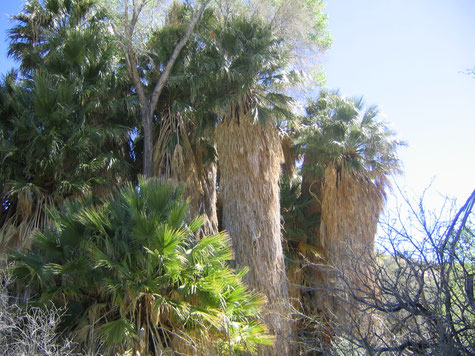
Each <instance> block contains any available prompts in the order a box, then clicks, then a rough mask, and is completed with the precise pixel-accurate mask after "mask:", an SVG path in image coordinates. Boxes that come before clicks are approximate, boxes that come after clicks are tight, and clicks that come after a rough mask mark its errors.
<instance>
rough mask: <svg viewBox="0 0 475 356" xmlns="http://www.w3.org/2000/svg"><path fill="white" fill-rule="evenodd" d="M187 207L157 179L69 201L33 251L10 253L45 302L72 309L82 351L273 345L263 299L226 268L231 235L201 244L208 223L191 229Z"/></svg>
mask: <svg viewBox="0 0 475 356" xmlns="http://www.w3.org/2000/svg"><path fill="white" fill-rule="evenodd" d="M187 208H188V203H186V202H183V201H182V200H181V190H180V189H178V188H176V187H173V186H172V185H171V184H164V183H162V182H160V181H159V180H148V181H146V180H141V179H140V180H139V186H138V187H136V186H133V185H131V184H129V185H126V186H124V187H123V188H121V189H120V190H119V191H118V192H117V193H116V194H114V195H113V196H112V198H111V199H108V200H101V201H99V202H97V203H94V202H93V200H92V199H91V197H90V196H89V197H86V198H84V199H82V200H79V201H78V200H76V201H68V202H67V203H66V204H65V206H64V208H62V209H61V210H59V211H58V210H56V211H53V212H52V219H53V221H54V225H53V228H52V229H51V230H49V231H47V232H46V233H44V234H41V233H38V234H36V235H35V247H36V248H37V249H38V251H37V253H30V254H21V253H16V254H14V257H15V259H16V260H17V262H18V264H17V267H16V269H15V271H16V276H17V277H18V278H21V279H22V280H28V281H29V283H30V286H31V285H33V284H36V285H37V286H38V287H39V288H38V289H39V291H40V293H41V300H43V301H48V300H53V301H54V302H55V303H58V304H60V305H63V304H65V303H67V307H68V314H69V320H67V325H68V326H69V328H70V329H74V330H75V332H76V334H77V335H78V338H79V340H78V341H81V345H82V346H83V347H85V348H87V347H88V345H96V347H97V346H98V345H100V344H101V343H100V342H98V340H102V342H103V343H104V345H103V346H102V349H95V350H94V349H90V350H89V351H90V352H96V353H99V352H101V353H102V352H111V354H116V353H117V352H122V353H123V352H125V351H127V350H128V351H129V352H132V353H134V354H135V353H136V352H137V353H139V354H150V353H151V354H153V355H161V354H162V353H163V352H170V351H171V352H182V353H186V354H191V353H193V354H196V353H199V354H203V353H204V352H205V351H206V352H207V353H209V354H213V352H214V351H213V350H215V351H216V353H219V354H224V353H226V354H227V353H230V354H231V353H233V352H235V351H239V350H246V351H247V350H249V351H251V352H253V351H254V349H255V347H256V345H258V344H269V342H270V338H269V337H268V336H267V335H266V334H265V327H263V326H262V325H261V324H260V323H258V322H257V316H258V312H259V306H260V305H261V304H262V301H261V299H260V297H259V296H258V295H257V294H255V293H253V292H250V291H249V289H248V288H247V287H245V286H244V284H243V283H242V282H241V278H242V276H243V275H244V274H245V271H241V272H237V273H234V271H232V270H231V269H230V268H229V267H227V265H226V264H225V261H226V260H228V259H230V258H231V251H230V249H229V246H228V240H227V239H226V237H225V235H224V234H217V235H214V236H205V237H203V238H202V239H201V240H200V241H199V242H196V240H195V238H194V233H195V232H196V231H197V230H198V229H199V228H200V226H201V224H202V220H201V219H199V218H198V219H194V220H192V221H189V222H186V221H185V217H186V214H187ZM97 339H98V340H97ZM183 341H185V343H183ZM183 345H185V348H183V347H184V346H183Z"/></svg>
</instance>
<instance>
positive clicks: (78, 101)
mask: <svg viewBox="0 0 475 356" xmlns="http://www.w3.org/2000/svg"><path fill="white" fill-rule="evenodd" d="M48 4H49V2H48ZM44 11H47V10H46V9H44ZM74 18H75V17H74V16H72V15H71V16H66V19H67V20H71V21H72V23H71V26H68V23H65V24H64V23H63V24H61V26H60V27H58V28H50V27H48V28H47V30H48V31H46V30H45V33H47V36H46V34H45V36H46V37H44V39H43V40H42V46H44V48H46V50H45V52H44V53H43V54H42V57H41V63H42V64H41V66H38V67H37V68H33V69H34V70H33V69H32V70H31V71H30V72H29V73H28V75H27V76H26V77H24V78H20V77H17V76H15V75H10V76H9V77H7V78H6V79H5V80H4V82H3V83H2V90H1V91H2V95H1V110H0V115H1V121H2V127H1V129H2V133H1V142H0V146H1V147H2V149H1V153H0V155H1V159H2V167H1V176H2V187H1V188H2V191H1V196H2V204H3V205H2V206H3V209H2V211H1V220H2V223H3V224H2V228H1V235H2V240H3V241H2V245H3V247H5V245H7V246H9V247H13V246H18V245H23V244H26V245H25V246H27V245H28V238H27V237H28V236H29V234H30V233H31V232H32V231H33V230H35V229H38V228H39V229H41V228H43V227H44V226H45V224H46V221H47V215H46V208H47V207H48V206H58V204H60V203H61V202H62V201H63V200H64V199H65V198H66V197H69V196H72V195H80V194H83V193H85V192H87V191H90V190H94V191H95V193H98V194H106V193H107V191H109V189H110V187H111V186H112V185H114V184H116V183H118V182H120V181H121V180H123V179H126V178H127V172H128V166H129V165H128V163H127V161H128V155H129V148H128V142H127V141H128V135H129V130H130V129H129V128H130V126H131V123H132V121H131V117H132V114H133V105H132V103H131V102H130V100H129V99H128V98H127V90H128V87H127V84H126V83H125V84H124V82H123V81H122V80H121V72H120V70H113V64H114V60H115V59H114V58H115V57H114V56H115V54H114V48H113V47H111V45H110V44H108V43H109V41H107V35H106V32H105V31H104V30H105V29H104V28H102V27H101V24H100V23H97V22H91V23H90V24H89V25H88V26H76V25H77V23H76V22H74V21H73V19H74ZM55 23H56V22H55ZM12 41H13V42H12V46H14V45H15V44H18V43H23V42H22V41H23V40H22V39H21V38H19V37H15V38H13V37H12ZM15 53H17V52H15ZM18 53H19V52H18Z"/></svg>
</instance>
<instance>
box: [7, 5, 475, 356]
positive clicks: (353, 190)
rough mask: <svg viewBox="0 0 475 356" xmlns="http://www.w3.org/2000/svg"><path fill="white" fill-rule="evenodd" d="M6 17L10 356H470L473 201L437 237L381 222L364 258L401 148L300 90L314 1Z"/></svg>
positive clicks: (370, 113)
mask: <svg viewBox="0 0 475 356" xmlns="http://www.w3.org/2000/svg"><path fill="white" fill-rule="evenodd" d="M12 19H13V22H12V27H11V29H10V31H9V33H8V36H9V41H10V47H9V55H10V56H11V57H13V58H15V59H16V60H17V62H18V68H17V69H15V70H12V71H10V72H9V73H6V74H5V76H4V77H3V79H2V81H1V83H0V160H1V162H2V165H1V166H0V184H1V185H0V192H1V199H2V208H1V210H0V223H1V227H0V246H1V252H2V260H3V263H4V267H3V268H2V270H3V271H4V275H5V277H4V281H3V282H2V284H1V287H2V289H1V295H0V302H1V303H2V310H3V311H2V314H1V315H0V323H1V325H0V328H1V329H0V333H1V334H0V342H1V343H2V349H3V350H4V351H2V352H5V353H6V354H25V355H26V354H38V355H59V354H61V355H62V354H87V355H96V354H101V355H132V354H134V355H239V354H258V355H294V354H295V355H297V354H302V355H320V354H343V355H349V354H352V353H354V354H365V353H366V354H371V355H376V354H381V353H388V354H399V355H406V354H445V355H465V354H467V355H468V354H471V353H473V352H474V346H473V345H474V339H473V335H474V319H473V312H474V309H473V308H474V305H475V304H474V294H473V293H474V292H473V273H474V272H473V258H474V256H475V254H474V253H473V252H474V250H473V247H474V246H473V224H472V222H473V218H471V211H472V207H473V203H474V200H475V198H474V196H473V195H472V196H471V197H470V198H469V200H468V201H467V203H466V204H465V205H464V206H463V207H462V208H460V210H458V212H457V213H454V214H453V215H450V214H448V215H446V219H445V220H443V219H435V220H429V219H428V216H429V215H430V216H432V215H431V214H432V213H431V212H430V211H428V210H425V209H423V208H422V205H417V206H415V205H409V207H410V209H411V211H410V214H409V216H410V217H411V218H412V219H413V220H414V221H415V222H416V223H413V222H411V223H410V226H420V227H421V229H420V231H418V233H413V231H411V230H410V229H409V228H408V226H409V225H405V224H403V223H402V222H401V224H399V223H398V222H397V221H393V220H388V221H387V222H385V220H381V221H382V223H381V226H384V227H385V228H386V231H385V232H384V234H383V236H384V237H385V240H384V239H383V240H381V242H378V243H377V242H375V241H376V240H375V235H376V232H377V227H378V222H379V221H380V217H381V216H380V215H381V214H382V212H383V208H384V204H385V199H386V195H387V194H388V188H389V181H390V176H391V175H392V174H395V173H399V172H400V170H401V164H400V161H399V158H398V155H397V149H398V147H400V146H402V145H404V142H403V141H401V140H399V139H397V137H396V135H395V133H394V132H392V131H391V130H390V129H389V127H388V125H387V124H386V123H385V122H383V121H382V120H381V118H380V116H379V110H378V108H377V107H376V106H366V105H365V103H364V101H363V99H362V98H349V97H345V96H344V95H342V94H340V93H339V92H338V91H331V90H327V89H324V88H322V87H321V85H320V84H321V83H320V82H319V78H321V73H320V74H317V75H309V73H314V72H318V71H319V69H318V68H314V67H313V66H314V65H315V64H314V62H315V61H314V59H315V58H317V57H318V56H319V55H320V54H321V53H323V52H324V51H325V50H326V49H327V48H328V47H329V46H330V44H331V37H330V36H329V34H328V31H327V30H326V21H327V18H326V14H325V12H324V4H323V2H322V1H320V0H289V1H271V0H269V1H267V0H265V1H237V0H236V1H234V0H223V1H222V0H217V1H209V0H207V1H204V0H203V1H195V2H190V1H158V0H132V1H130V0H125V1H103V0H30V1H27V2H26V3H25V5H24V7H23V10H22V11H21V12H20V13H19V14H17V15H15V16H13V18H12ZM304 89H307V90H310V92H312V93H314V94H312V97H311V99H309V100H308V101H306V102H302V99H301V96H300V95H299V93H300V92H301V91H303V90H304ZM302 107H304V108H305V109H304V110H302V109H301V108H302ZM408 202H409V201H408ZM419 207H420V208H419ZM397 217H398V215H390V217H389V219H395V218H397ZM417 223H418V224H419V225H417ZM375 246H376V248H375ZM7 266H8V267H7Z"/></svg>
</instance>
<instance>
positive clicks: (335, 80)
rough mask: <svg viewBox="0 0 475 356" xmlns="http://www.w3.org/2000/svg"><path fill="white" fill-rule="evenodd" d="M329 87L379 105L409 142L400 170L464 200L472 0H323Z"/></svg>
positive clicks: (474, 146) (474, 33) (470, 164)
mask: <svg viewBox="0 0 475 356" xmlns="http://www.w3.org/2000/svg"><path fill="white" fill-rule="evenodd" d="M326 3H327V6H326V9H327V12H328V14H329V28H330V32H331V33H332V35H333V38H334V42H333V46H332V48H331V49H330V50H329V51H328V52H327V53H326V54H325V56H324V58H323V59H322V63H323V65H324V68H325V72H326V74H327V86H328V87H329V88H331V89H336V88H339V89H340V90H341V91H342V92H343V93H344V94H346V95H351V96H353V95H357V96H360V95H363V96H364V97H365V101H366V103H367V104H376V105H378V106H379V107H380V108H381V109H382V110H383V112H384V114H385V119H386V120H387V121H389V122H391V123H392V125H393V128H394V129H395V130H396V131H397V133H398V134H399V136H400V137H401V138H402V139H404V140H405V141H407V143H408V144H409V147H407V148H403V149H401V150H400V156H401V158H402V161H403V163H404V166H405V175H404V176H403V177H399V178H398V179H397V181H398V183H399V184H400V185H407V187H408V188H409V190H414V191H421V190H422V188H424V187H426V186H427V185H428V184H429V183H430V181H431V178H432V177H435V181H434V184H433V188H434V189H436V190H438V191H440V192H441V193H443V194H446V195H449V196H452V197H457V198H458V199H459V200H465V199H466V198H468V195H469V194H470V193H471V192H472V190H473V189H475V78H473V77H471V76H468V75H466V74H463V73H461V72H462V71H464V70H466V69H467V68H471V67H474V66H475V1H474V0H328V1H327V2H326Z"/></svg>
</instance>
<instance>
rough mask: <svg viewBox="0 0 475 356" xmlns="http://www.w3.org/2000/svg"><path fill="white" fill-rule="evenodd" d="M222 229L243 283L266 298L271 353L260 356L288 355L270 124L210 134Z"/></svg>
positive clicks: (232, 126) (235, 124)
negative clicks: (243, 271)
mask: <svg viewBox="0 0 475 356" xmlns="http://www.w3.org/2000/svg"><path fill="white" fill-rule="evenodd" d="M216 143H217V149H218V157H219V172H220V181H219V186H220V198H221V200H222V209H223V227H224V229H225V230H226V231H227V232H228V233H229V235H230V236H231V238H232V242H233V250H234V254H235V260H236V264H237V266H238V267H248V268H249V273H248V274H247V275H246V277H245V281H246V282H247V283H248V285H250V286H251V287H253V288H254V289H255V290H257V291H259V292H260V293H262V294H263V295H265V296H266V297H267V304H266V306H265V308H264V320H265V322H266V324H267V326H268V328H269V331H270V332H271V333H272V334H274V335H275V336H276V342H275V345H274V348H273V349H271V348H267V349H265V350H264V349H263V350H260V354H269V355H287V354H289V352H290V348H289V337H290V322H289V320H288V319H287V315H286V308H287V307H288V301H289V300H288V299H289V298H288V289H287V281H286V276H285V266H284V258H283V253H282V241H281V240H282V239H281V228H280V200H279V179H280V170H281V167H280V166H281V163H282V160H283V156H282V149H281V145H280V141H279V139H278V136H277V134H276V132H275V130H274V128H273V126H272V125H271V124H266V125H253V124H252V123H250V122H249V121H248V120H247V119H245V120H238V119H236V118H234V119H230V120H226V121H224V122H222V123H220V124H219V125H218V127H217V129H216Z"/></svg>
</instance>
